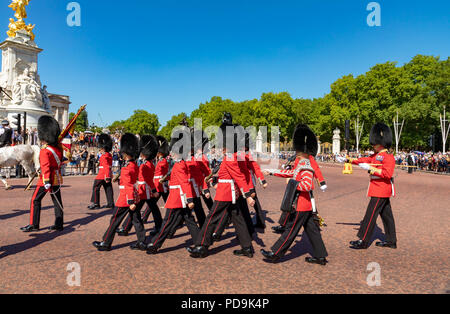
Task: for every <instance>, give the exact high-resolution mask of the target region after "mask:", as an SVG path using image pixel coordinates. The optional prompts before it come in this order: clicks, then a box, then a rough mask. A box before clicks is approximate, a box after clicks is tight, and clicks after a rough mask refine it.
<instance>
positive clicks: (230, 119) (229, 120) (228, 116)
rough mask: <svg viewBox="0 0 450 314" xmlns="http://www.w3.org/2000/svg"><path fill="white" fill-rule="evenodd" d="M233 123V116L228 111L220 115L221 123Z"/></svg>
mask: <svg viewBox="0 0 450 314" xmlns="http://www.w3.org/2000/svg"><path fill="white" fill-rule="evenodd" d="M223 124H226V125H233V116H232V115H231V113H229V112H225V113H224V114H223V117H222V125H223Z"/></svg>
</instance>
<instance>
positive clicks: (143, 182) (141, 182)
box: [137, 181, 147, 185]
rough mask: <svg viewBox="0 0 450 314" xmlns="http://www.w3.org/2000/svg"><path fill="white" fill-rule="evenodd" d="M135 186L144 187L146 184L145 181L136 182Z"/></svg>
mask: <svg viewBox="0 0 450 314" xmlns="http://www.w3.org/2000/svg"><path fill="white" fill-rule="evenodd" d="M137 184H139V185H145V184H147V182H145V181H138V182H137Z"/></svg>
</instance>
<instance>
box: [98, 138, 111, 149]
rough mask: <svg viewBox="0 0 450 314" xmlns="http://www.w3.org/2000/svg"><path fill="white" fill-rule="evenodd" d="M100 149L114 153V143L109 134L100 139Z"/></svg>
mask: <svg viewBox="0 0 450 314" xmlns="http://www.w3.org/2000/svg"><path fill="white" fill-rule="evenodd" d="M98 148H101V149H103V150H105V152H110V151H112V148H113V141H112V138H111V136H109V135H108V134H100V136H99V137H98Z"/></svg>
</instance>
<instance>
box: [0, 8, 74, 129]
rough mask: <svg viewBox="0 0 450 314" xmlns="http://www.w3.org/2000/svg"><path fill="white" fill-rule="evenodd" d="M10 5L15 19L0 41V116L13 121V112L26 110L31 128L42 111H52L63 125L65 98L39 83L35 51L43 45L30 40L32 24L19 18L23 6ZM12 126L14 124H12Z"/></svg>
mask: <svg viewBox="0 0 450 314" xmlns="http://www.w3.org/2000/svg"><path fill="white" fill-rule="evenodd" d="M14 5H15V2H14V1H13V3H12V4H11V5H10V7H12V8H13V10H14V11H16V14H15V15H14V16H15V17H16V18H17V19H18V21H14V19H10V22H11V23H10V25H9V28H10V30H9V31H8V32H7V34H8V38H7V39H6V40H5V41H4V42H3V43H1V44H0V49H1V51H2V67H1V72H0V87H2V89H3V90H4V92H5V93H1V95H0V116H5V117H7V118H8V120H9V121H10V122H11V124H13V122H14V119H12V117H13V116H15V115H17V114H22V117H23V114H24V113H25V112H26V114H27V120H26V124H27V128H35V127H36V126H37V122H38V120H39V118H40V117H41V116H42V115H52V116H54V117H55V118H56V119H57V120H58V122H60V124H61V127H64V126H65V125H64V123H67V122H68V121H67V120H68V116H69V104H70V101H69V98H68V97H67V96H59V95H53V94H49V93H48V92H47V86H42V83H41V79H40V77H39V74H38V55H39V53H41V52H42V51H43V49H41V48H39V47H38V46H37V45H36V43H35V42H34V34H33V32H32V31H31V30H32V29H33V28H34V26H31V25H28V26H26V25H25V23H24V21H23V19H24V18H26V11H25V6H24V5H23V4H21V3H20V4H17V6H14ZM18 6H19V7H18ZM20 6H22V7H20ZM9 97H11V99H10V98H9ZM52 98H53V99H55V98H56V99H57V102H56V103H52ZM22 123H23V122H22ZM22 125H23V124H22ZM13 127H16V126H15V125H14V124H13Z"/></svg>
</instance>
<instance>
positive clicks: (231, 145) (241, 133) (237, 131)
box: [220, 123, 246, 153]
mask: <svg viewBox="0 0 450 314" xmlns="http://www.w3.org/2000/svg"><path fill="white" fill-rule="evenodd" d="M220 130H221V131H222V141H223V142H222V145H223V147H226V149H227V151H228V152H230V153H231V152H233V153H236V152H237V151H239V150H242V149H243V148H244V147H245V134H246V132H245V129H244V128H243V127H242V126H240V125H239V124H232V125H228V124H227V123H223V124H222V125H221V126H220Z"/></svg>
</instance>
